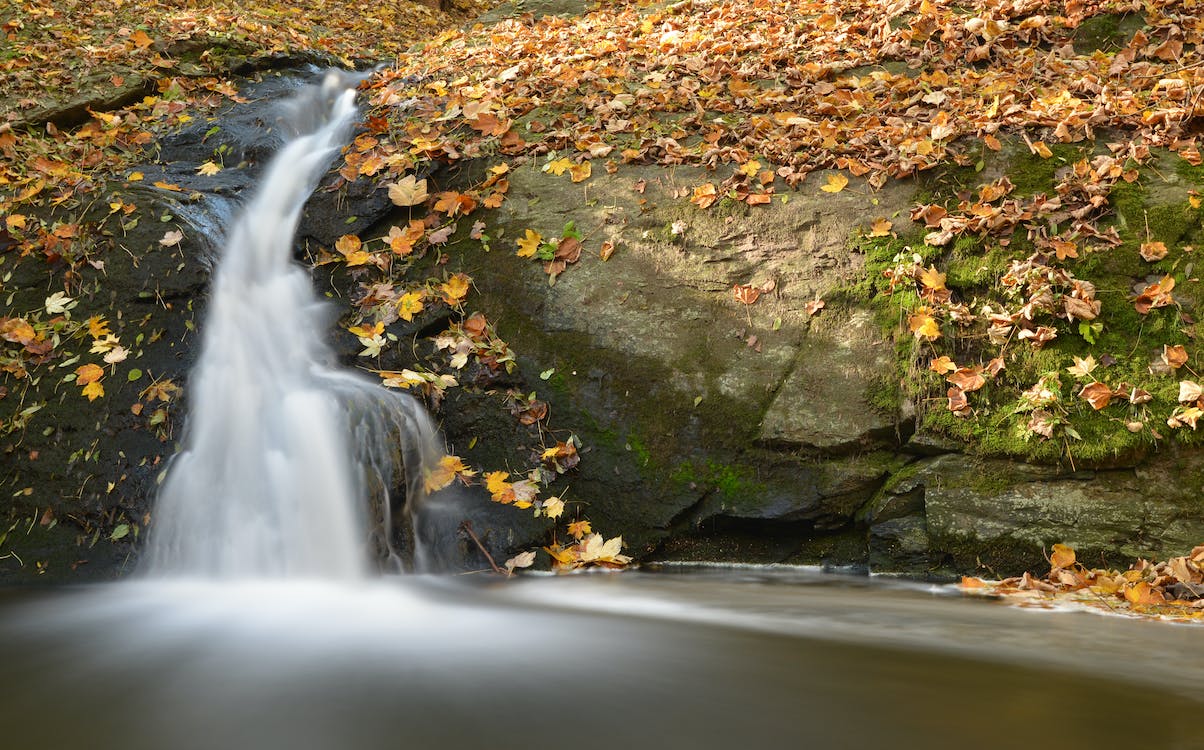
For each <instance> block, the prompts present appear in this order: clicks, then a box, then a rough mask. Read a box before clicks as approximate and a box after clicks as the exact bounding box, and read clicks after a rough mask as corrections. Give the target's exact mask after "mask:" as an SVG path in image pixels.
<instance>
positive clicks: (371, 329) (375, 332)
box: [347, 320, 385, 338]
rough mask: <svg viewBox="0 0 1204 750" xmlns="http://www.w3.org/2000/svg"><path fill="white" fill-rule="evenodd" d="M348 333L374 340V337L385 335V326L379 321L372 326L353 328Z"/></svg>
mask: <svg viewBox="0 0 1204 750" xmlns="http://www.w3.org/2000/svg"><path fill="white" fill-rule="evenodd" d="M347 331H348V332H349V333H351V335H353V336H356V337H357V338H372V337H373V336H379V335H380V334H382V333H384V331H385V324H384V323H383V322H381V321H379V320H378V321H376V322H375V323H373V324H372V325H370V326H369V325H358V326H351V327H350V328H348V329H347Z"/></svg>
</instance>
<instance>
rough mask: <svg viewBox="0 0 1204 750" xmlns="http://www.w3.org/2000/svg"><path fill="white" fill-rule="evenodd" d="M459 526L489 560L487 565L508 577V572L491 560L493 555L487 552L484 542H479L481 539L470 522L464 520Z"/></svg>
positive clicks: (495, 571)
mask: <svg viewBox="0 0 1204 750" xmlns="http://www.w3.org/2000/svg"><path fill="white" fill-rule="evenodd" d="M460 528H461V529H463V530H464V531H466V532H467V533H468V536H469V537H471V538H472V540H473V541H474V542H476V544H477V548H478V549H480V550H481V552H482V553H484V555H485V559H486V560H488V561H489V567H491V568H493V572H494V573H498V574H500V575H504V576H507V577H509V575H510V574H509V573H507V572H506V571H504V570H502V569H501V568H499V567H498V566H497V563H496V562H494V560H493V555H491V554H489V550H487V549H485V545H484V544H481V540H480V539H479V538H477V535H476V533H475V532H474V531H473V530H472V522H471V521H464V522H462V523H461V524H460Z"/></svg>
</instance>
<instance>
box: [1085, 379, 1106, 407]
mask: <svg viewBox="0 0 1204 750" xmlns="http://www.w3.org/2000/svg"><path fill="white" fill-rule="evenodd" d="M1112 396H1113V391H1112V389H1111V388H1109V387H1108V386H1106V385H1104V384H1103V383H1101V382H1099V381H1098V380H1097V381H1095V382H1092V383H1088V384H1087V385H1085V386H1083V389H1082V390H1081V391H1079V398H1082V399H1086V401H1087V403H1089V404H1091V408H1092V409H1095V410H1096V411H1099V410H1100V409H1103V408H1104V407H1105V406H1107V405H1108V404H1109V403H1110V402H1111V401H1112Z"/></svg>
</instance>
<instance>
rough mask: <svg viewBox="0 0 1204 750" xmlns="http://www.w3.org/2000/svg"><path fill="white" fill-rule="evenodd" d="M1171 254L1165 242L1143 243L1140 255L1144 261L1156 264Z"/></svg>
mask: <svg viewBox="0 0 1204 750" xmlns="http://www.w3.org/2000/svg"><path fill="white" fill-rule="evenodd" d="M1168 252H1170V251H1169V250H1167V249H1166V243H1165V242H1143V243H1141V250H1140V251H1139V254H1140V255H1141V257H1142V259H1143V260H1145V261H1147V262H1149V263H1156V262H1157V261H1160V260H1162V259H1163V258H1165V257H1166V256H1167V253H1168Z"/></svg>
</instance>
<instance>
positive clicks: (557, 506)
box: [542, 497, 564, 518]
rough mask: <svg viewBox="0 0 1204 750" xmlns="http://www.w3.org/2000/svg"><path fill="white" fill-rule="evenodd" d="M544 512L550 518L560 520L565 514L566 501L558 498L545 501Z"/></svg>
mask: <svg viewBox="0 0 1204 750" xmlns="http://www.w3.org/2000/svg"><path fill="white" fill-rule="evenodd" d="M542 510H543V514H544V515H545V516H547V517H548V518H560V516H561V515H562V514H563V513H564V501H563V500H561V499H560V498H558V497H549V498H547V499H545V500H544V501H543V505H542Z"/></svg>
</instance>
